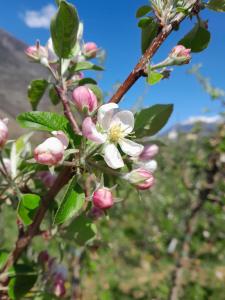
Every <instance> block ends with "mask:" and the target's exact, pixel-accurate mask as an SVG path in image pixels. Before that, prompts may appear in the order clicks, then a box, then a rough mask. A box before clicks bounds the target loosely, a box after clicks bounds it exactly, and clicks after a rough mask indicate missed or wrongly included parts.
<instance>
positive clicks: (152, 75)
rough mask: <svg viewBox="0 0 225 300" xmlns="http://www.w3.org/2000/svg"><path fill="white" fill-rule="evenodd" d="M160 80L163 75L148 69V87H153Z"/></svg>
mask: <svg viewBox="0 0 225 300" xmlns="http://www.w3.org/2000/svg"><path fill="white" fill-rule="evenodd" d="M162 78H163V75H162V74H161V73H158V72H155V71H151V68H150V67H149V71H148V77H147V82H148V83H149V84H150V85H154V84H156V83H158V82H159V81H160V80H161V79H162Z"/></svg>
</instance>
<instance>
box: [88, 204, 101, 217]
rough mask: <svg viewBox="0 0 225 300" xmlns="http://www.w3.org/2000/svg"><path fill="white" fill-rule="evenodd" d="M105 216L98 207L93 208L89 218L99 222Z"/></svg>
mask: <svg viewBox="0 0 225 300" xmlns="http://www.w3.org/2000/svg"><path fill="white" fill-rule="evenodd" d="M103 215H104V211H103V210H102V209H100V208H98V207H96V206H94V207H92V209H91V210H90V213H89V217H90V218H93V219H94V220H97V219H99V218H101V217H102V216H103Z"/></svg>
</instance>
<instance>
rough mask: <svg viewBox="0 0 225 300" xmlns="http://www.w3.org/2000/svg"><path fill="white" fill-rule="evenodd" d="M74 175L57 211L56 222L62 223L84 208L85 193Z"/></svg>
mask: <svg viewBox="0 0 225 300" xmlns="http://www.w3.org/2000/svg"><path fill="white" fill-rule="evenodd" d="M76 181H77V178H76V176H74V177H73V178H72V179H71V181H70V183H69V185H68V188H67V191H66V193H65V195H64V196H63V199H62V201H61V203H60V205H59V208H58V210H57V212H56V215H55V219H54V223H55V224H62V223H64V222H66V221H67V220H69V219H70V218H71V217H73V216H74V215H75V214H76V213H78V211H79V210H80V209H81V208H82V206H83V205H84V202H85V194H84V192H83V190H82V189H81V187H80V186H79V185H78V184H77V183H76Z"/></svg>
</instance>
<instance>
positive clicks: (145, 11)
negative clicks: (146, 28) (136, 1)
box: [136, 5, 152, 18]
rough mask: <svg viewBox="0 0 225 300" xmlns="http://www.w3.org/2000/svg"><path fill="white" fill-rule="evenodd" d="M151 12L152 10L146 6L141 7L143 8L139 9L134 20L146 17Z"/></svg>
mask: <svg viewBox="0 0 225 300" xmlns="http://www.w3.org/2000/svg"><path fill="white" fill-rule="evenodd" d="M151 10H152V8H151V7H150V6H148V5H143V6H141V7H139V8H138V10H137V12H136V18H141V17H143V16H145V15H147V14H148V13H149V12H150V11H151Z"/></svg>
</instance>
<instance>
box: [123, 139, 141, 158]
mask: <svg viewBox="0 0 225 300" xmlns="http://www.w3.org/2000/svg"><path fill="white" fill-rule="evenodd" d="M119 145H120V147H121V149H122V151H123V152H124V153H126V154H128V155H130V156H138V155H140V153H141V152H142V151H143V149H144V146H143V145H141V144H138V143H135V142H133V141H131V140H128V139H124V138H123V139H121V140H120V141H119Z"/></svg>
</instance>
